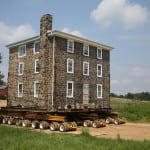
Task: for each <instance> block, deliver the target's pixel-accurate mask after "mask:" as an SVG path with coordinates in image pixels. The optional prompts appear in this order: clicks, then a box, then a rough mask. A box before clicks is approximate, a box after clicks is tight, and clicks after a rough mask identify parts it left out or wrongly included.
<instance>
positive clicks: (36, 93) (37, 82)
mask: <svg viewBox="0 0 150 150" xmlns="http://www.w3.org/2000/svg"><path fill="white" fill-rule="evenodd" d="M37 84H39V81H34V97H38V96H39V91H38V92H37V90H36V88H37Z"/></svg>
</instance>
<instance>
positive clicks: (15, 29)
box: [0, 0, 150, 94]
mask: <svg viewBox="0 0 150 150" xmlns="http://www.w3.org/2000/svg"><path fill="white" fill-rule="evenodd" d="M44 14H52V15H53V30H61V31H65V32H68V33H71V34H75V35H79V36H83V37H85V38H88V39H90V40H94V41H97V42H101V43H105V44H107V45H110V46H112V47H114V49H113V50H112V51H111V55H110V67H111V92H113V93H116V94H126V93H128V92H143V91H144V92H146V91H148V92H150V2H149V0H61V1H60V0H30V1H27V0H11V1H10V0H1V4H0V53H1V54H2V57H3V60H2V61H3V63H2V64H0V70H1V71H2V72H3V73H4V75H5V80H6V81H7V74H8V57H9V51H8V49H7V48H6V47H5V45H7V44H10V43H12V42H15V41H18V40H23V39H25V38H30V37H32V36H35V35H39V32H40V30H39V29H40V18H41V16H42V15H44Z"/></svg>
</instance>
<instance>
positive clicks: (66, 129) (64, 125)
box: [59, 122, 69, 132]
mask: <svg viewBox="0 0 150 150" xmlns="http://www.w3.org/2000/svg"><path fill="white" fill-rule="evenodd" d="M59 131H60V132H67V131H69V128H68V126H67V123H65V122H64V123H62V124H60V126H59Z"/></svg>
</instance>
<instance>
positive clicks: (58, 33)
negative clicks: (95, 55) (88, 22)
mask: <svg viewBox="0 0 150 150" xmlns="http://www.w3.org/2000/svg"><path fill="white" fill-rule="evenodd" d="M47 33H48V36H59V37H63V38H67V39H72V40H75V41H79V42H82V43H87V44H89V45H93V46H96V47H101V48H103V49H106V50H109V51H111V50H112V49H114V48H113V47H111V46H108V45H106V44H103V43H99V42H95V41H92V40H88V39H86V38H83V37H79V36H76V35H73V34H69V33H66V32H62V31H59V30H54V31H51V30H50V31H47Z"/></svg>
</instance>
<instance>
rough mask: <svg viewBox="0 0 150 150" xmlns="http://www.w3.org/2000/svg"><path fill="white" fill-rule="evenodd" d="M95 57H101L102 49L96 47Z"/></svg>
mask: <svg viewBox="0 0 150 150" xmlns="http://www.w3.org/2000/svg"><path fill="white" fill-rule="evenodd" d="M97 59H102V49H101V48H97Z"/></svg>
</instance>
